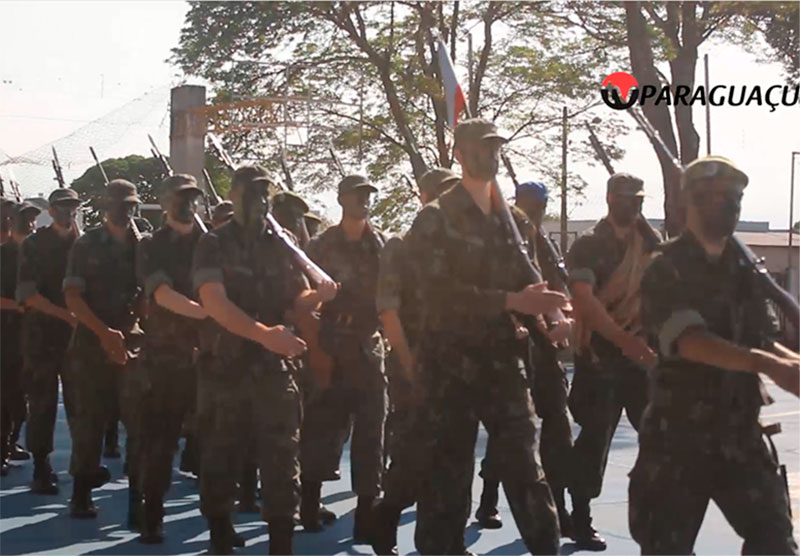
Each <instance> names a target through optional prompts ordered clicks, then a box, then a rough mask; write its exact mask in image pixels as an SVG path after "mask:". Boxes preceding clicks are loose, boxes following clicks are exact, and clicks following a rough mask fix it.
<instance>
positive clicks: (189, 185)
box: [157, 174, 203, 198]
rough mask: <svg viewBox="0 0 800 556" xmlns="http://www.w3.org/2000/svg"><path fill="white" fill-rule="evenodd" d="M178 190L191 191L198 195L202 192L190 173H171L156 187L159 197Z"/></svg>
mask: <svg viewBox="0 0 800 556" xmlns="http://www.w3.org/2000/svg"><path fill="white" fill-rule="evenodd" d="M180 191H191V192H193V193H196V194H198V195H202V194H203V190H202V189H200V188H199V187H197V180H196V179H194V176H192V175H190V174H173V175H171V176H169V177H168V178H166V179H165V180H164V181H162V182H161V185H160V186H159V187H158V190H157V195H158V197H159V198H162V197H163V198H166V197H169V196H170V195H174V194H175V193H178V192H180Z"/></svg>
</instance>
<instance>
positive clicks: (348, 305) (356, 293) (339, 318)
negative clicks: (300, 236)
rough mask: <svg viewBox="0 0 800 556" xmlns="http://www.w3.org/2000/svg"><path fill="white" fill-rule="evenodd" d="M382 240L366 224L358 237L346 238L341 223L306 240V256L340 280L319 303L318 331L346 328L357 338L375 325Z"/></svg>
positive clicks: (362, 336)
mask: <svg viewBox="0 0 800 556" xmlns="http://www.w3.org/2000/svg"><path fill="white" fill-rule="evenodd" d="M385 243H386V240H385V238H384V235H383V233H381V232H380V231H378V230H375V229H374V228H372V227H369V228H368V229H367V230H366V231H365V232H364V234H363V235H362V237H361V239H360V240H358V241H348V240H347V238H346V237H345V235H344V232H343V231H342V228H341V225H335V226H331V227H330V228H328V229H327V230H325V231H324V232H322V233H321V234H319V235H318V236H316V237H315V238H314V239H313V240H311V241H310V242H309V244H308V248H307V249H306V251H307V252H308V255H309V257H311V259H313V260H314V262H315V263H317V264H318V265H319V266H321V267H322V269H323V270H325V272H327V273H328V274H329V275H330V277H331V278H333V279H334V280H335V281H336V282H339V283H340V284H341V288H340V290H339V293H338V294H337V295H336V297H335V298H334V299H333V300H332V301H330V302H328V303H326V304H325V305H323V306H322V311H321V316H322V327H323V329H322V332H323V334H325V333H326V331H327V329H328V328H329V327H331V326H332V327H333V328H336V329H339V330H341V329H345V328H346V329H349V330H350V331H352V332H353V333H355V334H356V336H357V337H359V338H369V337H371V336H372V335H373V334H374V333H375V332H376V331H377V330H378V328H379V324H380V321H379V320H378V311H377V309H376V307H375V296H376V290H377V286H378V266H379V260H380V253H381V250H382V249H383V246H384V244H385Z"/></svg>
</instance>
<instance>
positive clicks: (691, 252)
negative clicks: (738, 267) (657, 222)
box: [678, 229, 733, 265]
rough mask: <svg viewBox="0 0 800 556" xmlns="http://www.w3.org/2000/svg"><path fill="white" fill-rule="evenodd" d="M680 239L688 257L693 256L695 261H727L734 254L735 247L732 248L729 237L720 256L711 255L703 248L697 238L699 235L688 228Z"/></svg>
mask: <svg viewBox="0 0 800 556" xmlns="http://www.w3.org/2000/svg"><path fill="white" fill-rule="evenodd" d="M678 241H680V242H681V243H682V244H683V245H684V247H685V249H686V255H687V257H691V259H692V260H694V261H698V262H704V263H706V264H710V265H715V264H721V263H727V262H728V261H730V258H731V257H732V256H733V249H731V240H730V239H728V241H727V242H726V243H725V248H724V249H723V250H722V254H721V255H720V256H714V255H710V254H709V253H708V252H707V251H706V250H705V249H704V248H703V244H702V243H700V240H698V239H697V236H695V235H694V233H692V232H691V231H690V230H688V229H686V230H684V231H683V232H682V233H681V235H680V236H679V238H678Z"/></svg>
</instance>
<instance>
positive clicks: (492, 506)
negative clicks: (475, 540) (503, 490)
mask: <svg viewBox="0 0 800 556" xmlns="http://www.w3.org/2000/svg"><path fill="white" fill-rule="evenodd" d="M499 487H500V483H498V482H497V481H488V480H486V479H484V480H483V492H482V493H481V503H480V505H478V509H477V510H476V511H475V519H477V520H478V524H480V526H481V527H483V528H484V529H500V528H501V527H502V526H503V520H502V519H500V512H498V511H497V500H498V497H499V495H498V489H499Z"/></svg>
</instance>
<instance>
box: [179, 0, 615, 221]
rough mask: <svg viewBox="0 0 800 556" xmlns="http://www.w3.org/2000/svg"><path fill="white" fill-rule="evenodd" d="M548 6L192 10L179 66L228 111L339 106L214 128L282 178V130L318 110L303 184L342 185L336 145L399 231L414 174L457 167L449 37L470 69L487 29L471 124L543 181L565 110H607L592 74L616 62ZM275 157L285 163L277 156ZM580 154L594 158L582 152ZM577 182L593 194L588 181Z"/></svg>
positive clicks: (294, 153) (217, 122)
mask: <svg viewBox="0 0 800 556" xmlns="http://www.w3.org/2000/svg"><path fill="white" fill-rule="evenodd" d="M546 6H549V4H548V3H542V4H536V3H533V4H528V3H521V2H514V3H505V2H488V3H487V2H454V3H449V4H445V3H437V2H419V1H404V2H341V3H340V2H317V3H298V2H270V3H248V2H243V3H231V4H227V3H205V2H193V3H191V8H190V10H189V13H188V14H187V18H186V24H185V26H184V28H183V30H182V32H181V38H180V44H179V46H178V47H177V48H175V49H174V50H173V58H172V60H173V61H174V63H176V64H177V65H179V66H180V67H181V68H182V69H183V71H184V72H185V73H187V74H189V75H197V76H201V77H203V78H205V79H206V80H208V81H210V82H211V83H213V84H214V87H215V91H216V98H215V101H216V102H231V101H237V100H243V99H248V98H250V99H252V98H254V97H267V96H275V95H287V94H288V95H294V96H303V97H312V98H315V99H335V100H336V101H337V102H336V103H334V102H327V103H316V104H313V105H311V104H306V105H303V104H302V103H297V105H292V104H291V103H290V104H288V105H282V106H279V105H277V104H274V103H269V102H265V103H263V104H258V103H255V104H253V103H251V104H247V103H244V104H242V105H240V106H245V107H246V108H243V110H244V111H246V112H247V118H249V121H247V120H246V119H244V120H238V121H236V122H235V124H236V125H234V126H231V125H230V124H231V120H232V119H233V120H235V119H236V117H232V116H230V115H229V114H216V115H212V117H211V126H212V127H216V126H219V128H218V129H222V130H224V131H225V133H224V137H223V140H224V142H225V143H226V146H227V147H228V148H230V150H231V151H232V152H233V153H235V155H236V156H237V157H238V158H239V159H240V160H242V161H253V160H256V161H261V162H263V163H264V164H265V165H266V166H268V167H269V168H270V169H272V170H273V171H276V170H277V156H275V154H276V150H275V145H276V144H277V142H278V141H279V140H280V138H279V137H278V134H277V131H276V130H277V129H278V128H280V127H282V126H281V125H280V123H281V122H283V123H284V124H285V123H286V122H287V120H288V121H289V122H292V121H296V119H297V118H299V117H302V116H303V111H304V110H305V111H306V114H309V113H310V114H311V117H312V119H313V123H314V126H313V127H310V128H308V129H305V130H304V131H303V132H304V133H305V134H306V136H305V137H302V140H301V142H300V143H301V144H299V145H298V144H296V143H295V142H290V143H289V144H288V149H287V151H288V155H289V159H290V160H291V161H294V162H295V164H293V171H294V172H296V173H297V174H298V176H299V179H298V178H296V181H298V182H299V183H303V184H306V191H308V192H311V193H315V192H318V191H320V190H324V189H327V188H330V187H331V186H332V185H334V184H335V182H336V181H338V180H337V178H336V177H335V172H334V171H333V169H332V167H331V165H330V164H326V163H324V161H325V160H326V159H327V158H328V156H327V154H326V153H327V142H328V140H329V139H332V140H333V143H334V144H335V146H336V148H337V149H338V150H340V151H341V154H342V159H343V161H344V163H345V165H346V166H347V167H348V168H349V169H354V168H359V167H363V168H364V170H365V171H366V173H367V174H368V175H369V176H370V178H372V179H373V180H376V181H379V182H381V184H382V186H383V187H382V192H381V199H380V201H379V204H378V210H379V216H384V217H385V218H381V220H382V223H383V224H384V225H388V227H389V228H395V229H396V228H398V227H401V226H402V225H403V224H404V223H405V222H407V220H408V218H409V216H410V214H411V213H413V212H414V211H415V210H416V205H415V204H414V203H409V201H411V197H412V196H411V193H410V191H409V190H408V187H407V185H406V183H405V182H404V181H403V180H402V179H401V174H406V175H408V174H409V172H408V170H407V169H408V168H409V167H410V170H411V172H410V173H411V175H413V176H415V177H419V176H420V175H421V173H422V172H424V171H425V169H426V168H427V167H430V166H434V165H436V166H445V167H449V166H451V164H452V162H453V161H452V144H451V143H450V138H449V133H447V131H446V124H445V120H446V113H445V102H444V98H443V95H442V90H441V85H440V83H439V78H438V68H437V67H436V64H435V63H434V60H435V44H436V41H435V38H436V36H437V35H438V36H439V37H441V38H442V39H443V40H444V41H445V42H446V44H448V48H449V50H450V55H451V57H452V58H453V59H454V60H455V61H456V62H457V63H459V62H461V61H462V60H463V59H464V58H465V56H464V53H463V52H459V51H458V50H457V46H459V43H460V44H463V40H461V37H464V36H465V35H466V34H467V33H469V32H470V30H471V29H472V28H473V27H475V28H478V26H479V28H480V29H481V31H482V33H481V35H482V37H483V42H482V44H481V45H480V48H479V50H478V51H477V52H476V56H475V58H476V60H475V62H474V63H473V64H472V71H470V72H469V73H470V75H471V79H469V80H468V83H467V86H466V87H465V88H466V89H467V90H468V96H469V100H470V105H471V108H472V112H473V113H474V114H476V115H478V114H479V115H483V116H485V117H488V118H490V119H494V120H496V121H497V122H498V124H499V125H500V126H501V127H503V128H506V129H508V130H511V135H512V137H513V139H514V141H513V142H512V143H511V145H510V150H511V151H512V153H513V154H514V155H516V156H515V157H514V158H515V160H518V161H521V162H522V164H523V165H525V166H528V167H529V168H530V167H532V168H534V169H535V171H536V172H537V173H538V174H544V175H546V176H548V175H549V176H552V175H557V173H558V171H557V168H558V164H559V162H560V159H559V156H558V154H557V153H555V152H552V149H551V147H552V146H553V145H555V144H556V143H557V141H558V134H559V133H560V131H559V130H560V110H561V106H562V105H563V104H568V105H569V106H570V114H571V115H572V116H578V115H580V114H581V113H583V112H584V111H586V110H587V109H588V108H589V107H590V106H591V105H592V104H594V103H596V101H597V91H596V89H597V86H596V83H594V81H593V80H592V79H591V78H590V76H591V75H592V73H593V72H595V71H596V70H597V68H598V67H601V68H602V67H611V66H612V65H613V64H612V62H613V58H612V57H609V56H608V55H607V54H606V52H605V50H604V49H602V48H596V47H595V46H593V43H594V44H596V41H594V39H591V38H590V39H589V40H587V39H586V38H585V37H582V36H577V35H576V34H575V33H574V31H573V30H572V29H571V28H570V27H569V26H568V25H565V24H555V25H554V24H552V23H548V22H547V21H546V20H545V19H544V17H543V15H542V12H543V11H544V10H545V8H546ZM476 34H477V33H476ZM457 38H459V40H458V41H457V40H456V39H457ZM618 121H619V120H617V121H616V122H615V121H614V120H613V119H612V120H609V121H608V122H607V124H606V125H607V126H608V128H607V129H604V131H605V132H607V133H603V135H604V136H610V135H613V133H614V132H613V131H612V129H613V126H614V125H615V123H618ZM253 124H255V125H253ZM288 127H291V125H289V126H288ZM293 143H294V144H293ZM265 151H267V152H271V153H272V155H269V156H266V157H265V156H264V152H265ZM573 153H574V156H575V157H576V158H584V159H591V158H592V156H591V151H590V150H589V148H588V145H586V144H583V143H580V144H576V145H575V150H574V151H573ZM614 155H615V156H618V155H619V153H618V151H614ZM265 158H266V160H265ZM298 161H301V162H300V163H298ZM320 162H323V163H322V164H320ZM571 178H572V179H571V181H572V182H573V183H575V184H576V185H581V183H582V182H581V179H580V177H579V176H574V175H573V176H571ZM398 205H400V206H398Z"/></svg>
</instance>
